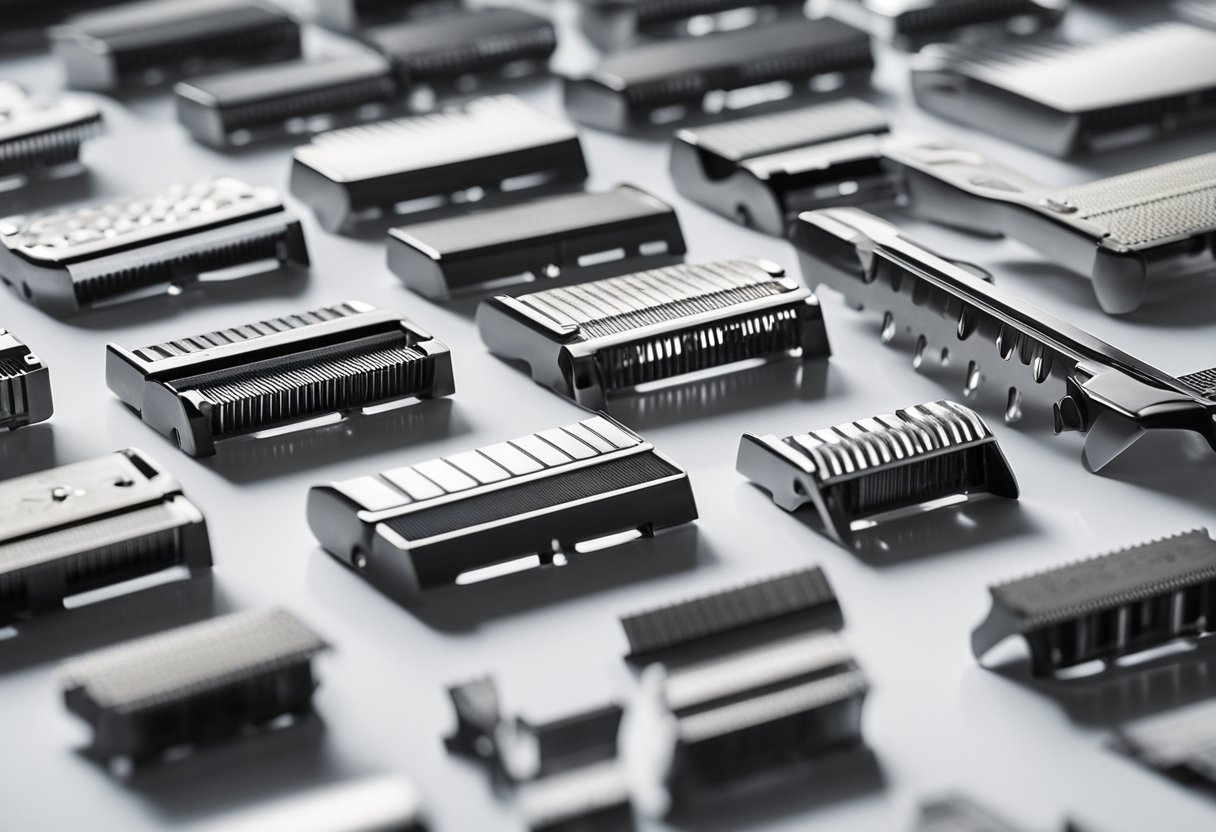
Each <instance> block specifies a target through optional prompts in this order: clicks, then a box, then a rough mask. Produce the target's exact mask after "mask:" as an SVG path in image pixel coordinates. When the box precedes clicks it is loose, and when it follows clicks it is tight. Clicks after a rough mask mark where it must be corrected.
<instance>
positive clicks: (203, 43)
mask: <svg viewBox="0 0 1216 832" xmlns="http://www.w3.org/2000/svg"><path fill="white" fill-rule="evenodd" d="M50 35H51V43H52V47H53V49H54V52H55V54H56V55H57V56H58V57H59V59H60V61H61V62H62V63H63V67H64V70H65V72H66V74H67V84H68V86H69V87H72V88H74V89H81V90H98V91H102V92H116V91H120V90H130V89H140V88H147V87H158V86H162V85H164V84H165V83H167V82H169V81H172V80H175V79H177V78H182V77H189V76H192V75H201V74H204V73H208V72H219V71H223V70H226V69H233V68H235V67H238V66H256V65H258V64H262V63H268V62H271V61H286V60H290V59H292V58H298V57H299V56H300V27H299V24H297V23H296V22H295V20H293V19H292V18H291V16H290V15H288V14H287V13H286V12H284V11H283V10H282V9H280V8H279V7H278V6H274V5H272V4H270V3H264V2H262V1H261V0H140V2H135V3H125V4H123V5H121V6H117V7H114V8H107V9H101V10H98V11H92V12H86V13H83V14H79V15H76V16H74V17H71V18H69V19H68V20H67V21H65V22H64V23H63V24H62V25H60V26H56V27H54V28H53V29H51V32H50Z"/></svg>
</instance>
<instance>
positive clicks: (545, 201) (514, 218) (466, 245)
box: [388, 185, 686, 300]
mask: <svg viewBox="0 0 1216 832" xmlns="http://www.w3.org/2000/svg"><path fill="white" fill-rule="evenodd" d="M388 234H389V241H388V265H389V268H390V269H392V271H393V272H394V273H395V274H396V275H397V276H398V277H400V278H401V281H402V282H403V283H404V284H405V285H406V286H409V287H410V288H411V289H413V290H414V291H415V292H417V293H418V294H420V295H424V296H426V297H428V298H433V299H436V300H450V299H451V298H452V297H453V296H454V295H459V294H467V293H469V292H472V291H477V290H479V289H483V288H484V287H485V286H486V284H492V285H494V286H496V287H498V286H502V285H504V284H505V283H507V282H518V283H525V282H528V281H535V280H539V281H544V280H548V279H555V278H563V279H564V282H569V281H576V280H585V279H588V278H592V277H606V276H609V275H619V274H623V273H626V272H632V271H636V270H638V269H639V268H646V267H655V266H663V265H667V264H669V263H676V262H679V261H680V260H681V259H682V258H683V255H684V252H685V250H686V249H685V246H684V235H683V233H682V232H681V231H680V221H679V219H678V218H677V217H676V212H675V211H674V210H673V209H672V207H671V206H670V205H668V204H667V203H665V202H663V201H662V200H660V199H659V198H658V197H656V196H653V195H651V194H649V193H647V192H646V191H643V190H642V189H641V188H635V187H634V186H632V185H618V186H617V187H615V188H613V189H612V190H611V191H606V192H604V193H580V194H559V195H556V196H550V197H542V198H540V199H536V200H532V201H529V202H524V203H521V204H519V205H509V206H505V207H500V208H490V209H487V210H485V211H477V212H475V213H472V214H468V215H465V216H459V217H453V218H450V219H442V220H434V221H432V222H425V223H417V224H415V225H405V226H401V227H398V228H392V229H389V232H388Z"/></svg>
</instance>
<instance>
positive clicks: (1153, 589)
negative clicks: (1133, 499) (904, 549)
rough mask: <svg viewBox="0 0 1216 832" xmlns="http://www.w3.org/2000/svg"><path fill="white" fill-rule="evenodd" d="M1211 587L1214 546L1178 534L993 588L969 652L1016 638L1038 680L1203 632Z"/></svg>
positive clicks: (1209, 616) (1197, 534) (1215, 617)
mask: <svg viewBox="0 0 1216 832" xmlns="http://www.w3.org/2000/svg"><path fill="white" fill-rule="evenodd" d="M1214 588H1216V541H1213V540H1212V539H1211V538H1210V537H1208V533H1207V530H1206V529H1196V530H1194V531H1190V532H1184V533H1182V534H1177V535H1174V536H1173V537H1166V538H1162V539H1160V540H1155V541H1152V542H1150V543H1143V544H1140V545H1138V546H1132V547H1130V548H1127V549H1121V550H1119V551H1116V552H1112V553H1110V554H1108V555H1102V556H1099V557H1095V558H1092V559H1090V560H1083V561H1079V562H1077V563H1073V564H1070V565H1068V566H1061V567H1058V568H1056V569H1051V570H1048V571H1046V572H1041V573H1039V574H1037V575H1032V576H1030V577H1028V578H1021V579H1018V580H1013V581H1010V582H1008V583H1003V584H998V585H996V586H994V587H992V588H991V590H990V591H991V593H992V611H991V612H990V613H989V614H988V617H987V618H986V619H985V620H984V622H983V623H981V624H980V626H979V627H977V628H976V630H975V632H974V633H973V634H972V636H971V649H972V652H974V653H975V656H976V658H977V659H978V658H982V657H983V656H984V654H985V653H987V652H988V651H989V650H991V649H992V648H993V647H995V646H996V645H997V644H999V643H1000V642H1002V641H1004V640H1005V639H1006V638H1008V637H1010V636H1013V635H1020V636H1022V637H1023V638H1025V640H1026V644H1027V646H1028V647H1029V648H1030V660H1031V668H1032V670H1033V672H1034V674H1035V675H1036V676H1044V675H1049V674H1052V673H1055V672H1057V671H1060V670H1064V669H1067V668H1070V667H1074V666H1077V665H1082V664H1085V663H1087V662H1092V661H1103V662H1111V661H1113V660H1114V659H1116V658H1118V657H1120V656H1124V655H1128V654H1132V653H1138V652H1142V651H1144V650H1148V649H1151V648H1154V647H1160V646H1162V645H1165V644H1168V643H1170V642H1171V641H1175V640H1177V639H1182V638H1192V637H1198V636H1203V635H1206V634H1207V633H1209V632H1210V631H1211V629H1212V624H1211V622H1213V621H1216V601H1214V600H1213V599H1214V598H1216V595H1214V594H1213V589H1214Z"/></svg>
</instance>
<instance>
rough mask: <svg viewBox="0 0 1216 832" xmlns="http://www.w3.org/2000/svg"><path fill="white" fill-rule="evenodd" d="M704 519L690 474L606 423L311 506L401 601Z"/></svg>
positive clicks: (315, 494) (339, 492)
mask: <svg viewBox="0 0 1216 832" xmlns="http://www.w3.org/2000/svg"><path fill="white" fill-rule="evenodd" d="M696 517H697V509H696V504H695V502H694V500H693V496H692V490H691V488H690V487H689V483H688V475H687V474H686V473H685V472H684V470H683V469H681V468H680V467H679V466H677V465H675V464H674V463H672V462H671V461H670V460H668V459H667V458H666V457H664V456H662V455H661V454H659V453H658V452H656V451H655V449H654V447H653V446H652V445H650V444H649V443H648V442H646V441H645V440H643V439H642V438H641V437H639V436H637V435H636V434H634V433H633V432H631V431H629V430H628V429H627V428H624V427H622V426H621V425H620V424H618V423H617V422H614V421H612V420H611V419H609V418H607V417H605V416H595V417H593V418H590V419H587V420H584V421H582V422H578V423H576V424H572V425H566V426H564V427H560V428H554V429H551V430H545V431H541V432H540V433H536V434H532V435H530V436H523V437H519V438H518V439H513V440H511V441H509V442H499V443H496V444H494V445H489V446H486V447H484V448H477V449H474V450H470V451H465V452H462V453H458V454H452V455H451V456H447V457H443V458H441V459H432V460H428V461H426V462H419V463H417V464H414V465H407V466H403V467H401V468H396V469H393V470H390V471H384V472H382V473H380V474H379V475H374V476H367V477H359V478H356V479H353V480H347V481H344V482H337V483H332V484H330V485H323V486H317V487H315V488H313V489H312V491H311V492H310V493H309V502H308V520H309V525H310V526H311V527H312V530H313V533H314V534H315V535H317V538H318V539H319V540H320V541H321V543H322V545H324V546H325V548H326V549H328V550H329V551H330V552H331V553H333V554H334V555H335V556H336V557H338V558H340V559H342V560H344V561H345V562H347V563H350V564H351V565H353V566H355V567H356V568H357V569H358V570H360V572H361V573H362V574H363V575H364V576H365V577H366V578H367V579H368V580H369V581H371V582H372V583H373V584H375V585H377V586H379V587H380V588H382V589H383V590H384V591H385V592H387V593H389V594H390V595H391V596H393V597H397V598H401V599H404V600H417V599H419V598H420V597H422V596H423V595H424V594H425V593H428V592H430V591H432V590H435V589H438V588H441V587H450V586H451V585H453V584H456V585H463V584H468V583H474V582H479V581H486V580H489V579H490V578H495V577H500V576H502V575H504V574H508V573H510V572H518V571H521V570H526V569H530V568H534V567H541V566H547V565H550V564H552V563H553V562H554V561H556V560H557V555H558V554H559V553H560V554H561V555H562V559H563V560H564V559H565V558H567V557H569V558H571V559H576V558H577V557H578V555H579V553H580V551H581V548H580V544H582V543H585V542H587V541H598V540H601V539H603V538H605V537H610V536H613V535H618V534H621V533H624V532H632V533H634V534H640V535H643V536H650V535H652V534H654V533H655V532H657V531H659V530H662V529H666V528H671V527H674V526H678V525H682V524H684V523H688V522H691V521H692V520H695V519H696ZM596 557H598V558H603V557H606V556H605V555H596ZM394 564H397V565H396V566H395V565H394ZM398 566H404V568H398Z"/></svg>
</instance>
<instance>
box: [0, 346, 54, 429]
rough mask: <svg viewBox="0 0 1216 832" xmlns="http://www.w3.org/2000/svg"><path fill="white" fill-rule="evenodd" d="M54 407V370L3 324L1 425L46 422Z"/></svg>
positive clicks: (19, 425) (13, 426)
mask: <svg viewBox="0 0 1216 832" xmlns="http://www.w3.org/2000/svg"><path fill="white" fill-rule="evenodd" d="M54 410H55V406H54V403H53V401H52V398H51V371H50V370H49V369H47V366H46V364H44V363H43V362H42V359H40V358H39V357H38V356H36V355H34V353H33V351H32V350H30V348H29V347H27V346H26V345H25V344H24V343H22V341H21V339H20V338H18V337H17V336H16V335H14V334H13V333H11V332H9V331H8V330H6V329H4V328H3V327H0V428H8V429H9V430H16V429H17V428H23V427H25V426H26V425H33V424H36V423H38V422H45V421H46V420H47V419H49V418H51V414H52V413H53V412H54Z"/></svg>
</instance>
